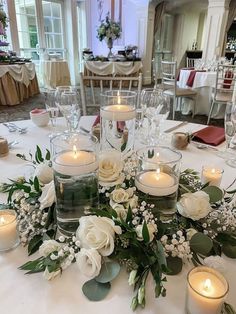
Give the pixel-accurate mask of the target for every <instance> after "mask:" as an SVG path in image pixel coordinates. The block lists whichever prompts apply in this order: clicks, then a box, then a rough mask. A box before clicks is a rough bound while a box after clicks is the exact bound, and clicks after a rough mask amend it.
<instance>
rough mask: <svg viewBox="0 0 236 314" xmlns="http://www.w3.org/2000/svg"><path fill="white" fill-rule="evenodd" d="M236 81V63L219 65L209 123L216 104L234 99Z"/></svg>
mask: <svg viewBox="0 0 236 314" xmlns="http://www.w3.org/2000/svg"><path fill="white" fill-rule="evenodd" d="M235 81H236V65H223V64H218V65H217V71H216V82H215V87H214V89H213V91H212V95H211V98H212V101H211V107H210V111H209V114H208V119H207V124H209V122H210V120H211V116H212V112H213V109H214V106H215V104H222V105H225V106H226V104H227V102H230V101H232V97H233V92H234V85H235Z"/></svg>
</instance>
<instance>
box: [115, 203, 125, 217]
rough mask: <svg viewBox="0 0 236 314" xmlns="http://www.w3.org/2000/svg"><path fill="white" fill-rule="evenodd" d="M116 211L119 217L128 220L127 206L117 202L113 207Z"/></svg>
mask: <svg viewBox="0 0 236 314" xmlns="http://www.w3.org/2000/svg"><path fill="white" fill-rule="evenodd" d="M112 208H113V209H114V210H115V211H116V213H117V216H118V218H122V219H123V220H126V217H127V212H128V210H127V208H125V207H124V206H123V205H122V204H116V203H115V205H114V207H112Z"/></svg>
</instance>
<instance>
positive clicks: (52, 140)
mask: <svg viewBox="0 0 236 314" xmlns="http://www.w3.org/2000/svg"><path fill="white" fill-rule="evenodd" d="M63 135H64V136H66V135H68V136H71V135H82V136H84V137H86V138H89V139H91V140H92V141H93V144H94V145H95V144H98V138H97V137H96V136H95V135H93V134H88V133H86V132H83V130H79V131H76V132H75V131H74V132H68V131H64V132H62V133H59V134H57V135H55V136H54V137H53V138H51V139H50V143H51V145H57V146H61V145H60V144H56V143H54V140H55V141H56V140H58V139H59V138H60V137H61V136H63Z"/></svg>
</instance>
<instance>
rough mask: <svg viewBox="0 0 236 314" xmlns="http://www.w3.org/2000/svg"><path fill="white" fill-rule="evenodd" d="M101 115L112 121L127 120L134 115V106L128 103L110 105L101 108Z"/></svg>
mask: <svg viewBox="0 0 236 314" xmlns="http://www.w3.org/2000/svg"><path fill="white" fill-rule="evenodd" d="M101 117H102V118H104V119H106V120H112V121H127V120H131V119H134V118H135V117H136V114H135V108H134V107H133V106H130V105H122V104H119V100H118V104H117V105H110V106H105V107H103V108H102V109H101Z"/></svg>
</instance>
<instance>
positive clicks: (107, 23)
mask: <svg viewBox="0 0 236 314" xmlns="http://www.w3.org/2000/svg"><path fill="white" fill-rule="evenodd" d="M120 36H121V26H120V23H118V22H115V21H112V20H111V18H110V16H109V13H108V14H107V15H106V17H105V20H102V21H101V24H100V26H99V27H98V28H97V38H98V39H99V40H100V41H103V40H104V39H105V40H106V42H107V46H108V48H109V49H110V52H109V54H108V57H109V55H110V54H111V55H112V53H111V49H112V47H113V41H114V40H115V39H118V38H120Z"/></svg>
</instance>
